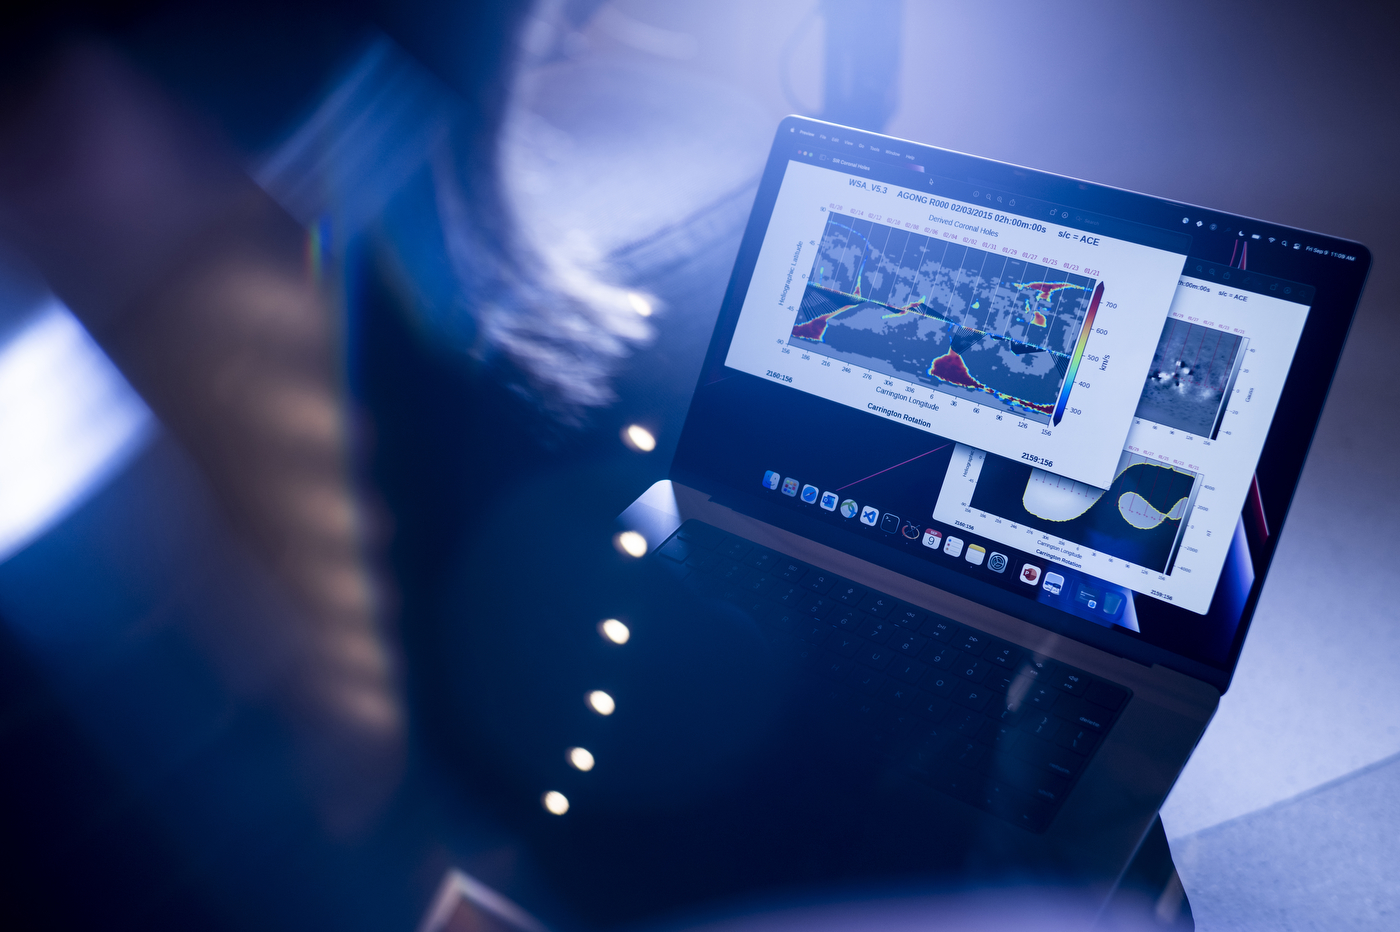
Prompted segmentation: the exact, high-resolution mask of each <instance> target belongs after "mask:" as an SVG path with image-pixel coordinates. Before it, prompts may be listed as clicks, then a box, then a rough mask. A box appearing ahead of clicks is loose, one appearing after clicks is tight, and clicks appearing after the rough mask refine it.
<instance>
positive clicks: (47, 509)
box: [0, 300, 155, 560]
mask: <svg viewBox="0 0 1400 932" xmlns="http://www.w3.org/2000/svg"><path fill="white" fill-rule="evenodd" d="M154 428H155V418H153V417H152V416H151V412H150V410H149V409H148V408H147V407H146V405H145V403H143V402H142V401H141V398H140V397H139V396H138V395H137V394H136V392H135V391H133V390H132V388H131V386H130V385H128V384H127V382H126V380H125V379H123V378H122V376H121V373H119V372H118V371H117V369H116V367H115V366H113V365H112V363H111V361H110V360H108V359H107V357H106V356H105V355H104V354H103V352H102V350H101V349H99V348H98V346H97V344H96V343H94V342H93V340H92V337H90V336H88V333H87V331H86V330H84V329H83V327H82V325H81V324H79V323H78V321H77V319H76V318H74V317H73V315H72V314H71V313H70V312H69V311H68V309H67V308H66V307H64V306H63V305H62V304H60V303H59V302H58V301H57V300H51V301H50V302H49V304H48V305H47V306H46V307H44V308H42V309H41V310H40V311H39V312H38V313H37V314H36V315H35V317H34V318H33V320H32V321H31V322H30V323H29V325H28V326H26V327H25V328H24V329H23V330H21V331H20V332H19V333H17V334H16V335H15V336H14V337H12V338H11V339H10V340H9V341H8V342H7V343H6V344H5V345H4V346H2V347H0V560H4V559H5V558H7V557H9V556H10V555H11V554H13V553H15V552H16V551H18V550H20V549H21V548H22V547H24V546H25V545H26V544H28V543H29V542H30V541H31V540H33V539H34V538H36V537H38V536H39V535H41V534H43V533H44V532H45V531H46V530H48V528H50V527H51V526H53V525H54V524H56V523H57V522H58V521H59V520H60V519H62V518H63V517H64V516H65V515H66V514H68V512H69V511H71V510H72V509H73V508H75V507H77V506H78V505H79V504H81V503H82V502H83V500H84V499H86V498H87V496H88V495H89V494H91V493H92V492H94V491H96V490H97V489H98V488H99V487H101V485H102V484H103V483H104V482H105V481H106V480H107V479H108V478H110V477H111V476H112V475H113V474H114V473H115V472H116V471H117V470H118V469H120V468H121V467H122V466H124V465H126V463H127V462H129V461H130V459H131V458H132V457H133V456H135V455H136V453H138V452H139V451H140V450H141V449H142V448H143V447H144V446H145V445H146V443H147V441H149V440H150V438H151V436H152V435H153V433H154Z"/></svg>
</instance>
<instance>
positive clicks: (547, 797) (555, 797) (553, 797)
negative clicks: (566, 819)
mask: <svg viewBox="0 0 1400 932" xmlns="http://www.w3.org/2000/svg"><path fill="white" fill-rule="evenodd" d="M540 801H541V802H542V803H544V808H545V809H547V810H548V811H549V812H550V813H552V814H553V815H563V814H564V813H566V812H568V811H569V797H567V796H565V795H564V794H563V793H561V792H559V791H558V790H550V791H549V792H548V793H545V794H544V796H542V797H540Z"/></svg>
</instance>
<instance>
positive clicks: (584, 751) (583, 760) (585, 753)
mask: <svg viewBox="0 0 1400 932" xmlns="http://www.w3.org/2000/svg"><path fill="white" fill-rule="evenodd" d="M569 763H570V764H573V765H574V769H576V770H582V771H583V772H584V773H587V772H588V771H590V770H592V769H593V754H592V752H591V751H589V750H588V748H569Z"/></svg>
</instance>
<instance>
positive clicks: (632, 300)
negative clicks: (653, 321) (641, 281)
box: [627, 291, 651, 317]
mask: <svg viewBox="0 0 1400 932" xmlns="http://www.w3.org/2000/svg"><path fill="white" fill-rule="evenodd" d="M627 303H628V304H630V305H632V310H634V311H636V312H637V314H638V315H639V316H641V317H650V316H651V302H650V301H648V300H647V299H646V295H643V294H640V293H638V292H635V291H629V292H627Z"/></svg>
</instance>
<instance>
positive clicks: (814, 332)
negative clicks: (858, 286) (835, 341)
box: [792, 304, 855, 343]
mask: <svg viewBox="0 0 1400 932" xmlns="http://www.w3.org/2000/svg"><path fill="white" fill-rule="evenodd" d="M853 307H855V305H854V304H848V305H846V306H845V307H841V308H837V309H836V310H834V311H828V312H827V313H825V314H823V315H822V316H820V317H813V318H812V319H811V320H809V321H807V322H806V323H805V324H797V325H796V326H794V327H793V328H792V335H793V336H795V337H801V338H802V339H804V340H812V341H815V342H817V343H820V342H822V337H824V336H826V325H827V324H829V323H831V319H832V318H833V317H835V316H836V315H837V314H842V313H845V312H846V311H849V310H850V309H851V308H853Z"/></svg>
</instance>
